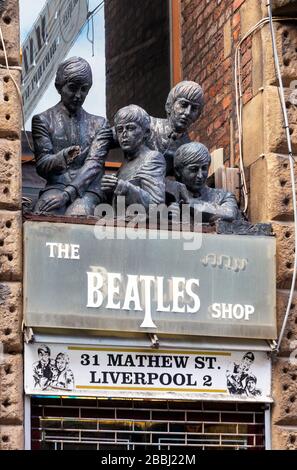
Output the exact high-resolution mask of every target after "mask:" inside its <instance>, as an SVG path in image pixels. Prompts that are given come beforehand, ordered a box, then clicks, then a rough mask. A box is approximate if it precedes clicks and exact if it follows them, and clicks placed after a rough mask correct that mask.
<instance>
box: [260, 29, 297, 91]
mask: <svg viewBox="0 0 297 470" xmlns="http://www.w3.org/2000/svg"><path fill="white" fill-rule="evenodd" d="M274 28H275V36H276V44H277V52H278V57H279V61H280V68H281V74H282V79H283V84H284V86H285V87H288V88H290V86H292V87H293V84H292V82H296V78H297V77H296V68H297V54H296V48H297V28H296V23H292V22H279V23H276V22H275V23H274ZM261 36H262V49H263V64H264V84H266V85H277V84H278V80H277V78H276V74H275V65H274V57H273V51H272V41H271V33H270V27H269V25H266V26H264V27H263V28H262V31H261Z"/></svg>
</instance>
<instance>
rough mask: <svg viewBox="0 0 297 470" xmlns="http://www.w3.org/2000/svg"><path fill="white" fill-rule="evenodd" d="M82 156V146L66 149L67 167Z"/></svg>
mask: <svg viewBox="0 0 297 470" xmlns="http://www.w3.org/2000/svg"><path fill="white" fill-rule="evenodd" d="M79 155H80V146H79V145H72V146H71V147H67V148H66V149H64V157H65V160H66V163H67V165H69V164H70V163H72V162H73V160H75V159H76V158H77V157H78V156H79Z"/></svg>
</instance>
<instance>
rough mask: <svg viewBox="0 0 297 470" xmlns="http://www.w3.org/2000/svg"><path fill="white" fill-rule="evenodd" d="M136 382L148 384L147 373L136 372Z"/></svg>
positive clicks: (137, 383)
mask: <svg viewBox="0 0 297 470" xmlns="http://www.w3.org/2000/svg"><path fill="white" fill-rule="evenodd" d="M134 380H135V384H136V385H139V384H141V385H146V380H145V374H144V373H143V372H135V379H134Z"/></svg>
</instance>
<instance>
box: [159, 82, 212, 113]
mask: <svg viewBox="0 0 297 470" xmlns="http://www.w3.org/2000/svg"><path fill="white" fill-rule="evenodd" d="M177 98H185V99H186V100H189V101H192V102H193V103H196V104H197V105H198V107H199V115H200V114H201V113H202V109H203V106H204V95H203V90H202V88H201V86H200V85H198V83H196V82H191V81H186V80H184V81H183V82H179V83H178V84H177V85H175V87H173V88H172V90H170V92H169V95H168V97H167V101H166V104H165V110H166V113H167V115H168V116H169V115H170V113H171V108H172V106H173V103H174V102H175V100H176V99H177Z"/></svg>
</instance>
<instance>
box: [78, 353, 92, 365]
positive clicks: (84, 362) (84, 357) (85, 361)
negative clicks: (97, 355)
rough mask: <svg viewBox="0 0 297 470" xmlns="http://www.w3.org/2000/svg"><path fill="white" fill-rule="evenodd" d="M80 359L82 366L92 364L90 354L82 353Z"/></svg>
mask: <svg viewBox="0 0 297 470" xmlns="http://www.w3.org/2000/svg"><path fill="white" fill-rule="evenodd" d="M80 359H81V361H80V363H81V365H82V366H88V365H89V364H90V356H89V355H88V354H82V355H81V357H80Z"/></svg>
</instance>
